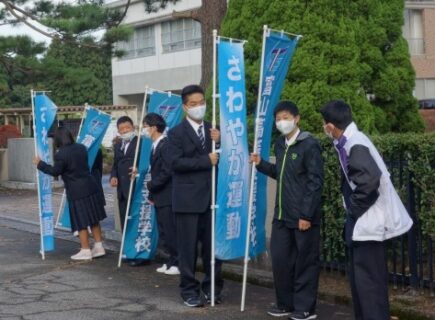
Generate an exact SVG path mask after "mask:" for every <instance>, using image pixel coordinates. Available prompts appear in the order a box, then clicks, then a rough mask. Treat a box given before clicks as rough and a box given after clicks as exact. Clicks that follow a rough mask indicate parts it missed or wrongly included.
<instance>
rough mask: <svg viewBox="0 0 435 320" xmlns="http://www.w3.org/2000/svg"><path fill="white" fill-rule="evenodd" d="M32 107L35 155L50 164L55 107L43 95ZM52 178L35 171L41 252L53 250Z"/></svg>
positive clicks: (34, 100)
mask: <svg viewBox="0 0 435 320" xmlns="http://www.w3.org/2000/svg"><path fill="white" fill-rule="evenodd" d="M32 99H33V105H34V110H33V112H34V115H33V116H34V124H35V128H34V130H35V141H36V142H35V145H36V151H37V155H38V156H39V157H40V158H41V160H42V161H44V162H46V163H50V162H51V156H50V148H49V145H48V131H49V130H50V128H51V126H52V125H53V122H54V120H55V118H56V112H57V106H56V105H55V104H54V103H53V101H51V100H50V98H49V97H48V96H46V95H45V94H40V93H36V94H35V95H34V96H32ZM51 181H52V177H50V176H49V175H47V174H45V173H43V172H41V171H39V170H37V183H38V190H39V199H38V200H39V215H40V221H41V251H44V252H45V251H52V250H54V221H53V206H52V190H51Z"/></svg>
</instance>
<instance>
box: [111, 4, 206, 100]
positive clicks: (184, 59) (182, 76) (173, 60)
mask: <svg viewBox="0 0 435 320" xmlns="http://www.w3.org/2000/svg"><path fill="white" fill-rule="evenodd" d="M125 3H126V1H125V0H120V1H115V2H113V3H109V4H107V7H115V8H120V7H121V6H122V5H125ZM201 4H202V2H201V0H183V1H179V2H177V3H176V4H172V3H168V5H167V6H166V8H165V9H162V10H158V11H157V12H153V13H146V11H145V7H144V3H143V1H136V0H133V1H132V2H131V4H130V9H129V10H128V11H127V16H126V17H125V19H124V21H123V24H126V25H130V26H133V27H139V26H142V25H153V26H154V30H153V31H154V41H155V42H154V43H155V54H154V55H151V56H145V57H137V58H114V59H113V60H112V82H113V103H114V104H137V105H142V100H143V92H144V90H145V85H148V86H150V87H152V88H154V89H158V90H172V91H175V90H180V89H181V88H183V87H184V86H186V85H188V84H191V83H198V82H199V81H200V78H201V48H192V49H188V50H181V51H175V52H165V53H164V52H163V48H162V34H161V22H163V21H168V20H171V19H172V12H173V11H177V12H182V11H186V10H189V9H193V8H197V7H200V6H201Z"/></svg>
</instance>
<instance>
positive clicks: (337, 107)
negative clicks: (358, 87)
mask: <svg viewBox="0 0 435 320" xmlns="http://www.w3.org/2000/svg"><path fill="white" fill-rule="evenodd" d="M320 114H321V115H322V117H323V120H324V121H325V123H332V124H333V125H334V126H336V127H337V128H338V129H340V130H344V129H346V127H347V126H348V125H349V124H351V123H352V121H353V120H352V110H351V108H350V106H349V105H348V104H347V103H346V102H344V101H343V100H332V101H329V102H328V103H327V104H325V105H324V106H323V107H322V109H320Z"/></svg>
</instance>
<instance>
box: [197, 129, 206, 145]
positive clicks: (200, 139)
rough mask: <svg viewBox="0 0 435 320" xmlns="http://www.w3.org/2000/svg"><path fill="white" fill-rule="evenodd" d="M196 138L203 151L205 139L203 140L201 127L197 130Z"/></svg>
mask: <svg viewBox="0 0 435 320" xmlns="http://www.w3.org/2000/svg"><path fill="white" fill-rule="evenodd" d="M198 138H199V141H200V142H201V147H202V149H204V150H205V139H204V134H203V133H202V125H201V126H199V128H198Z"/></svg>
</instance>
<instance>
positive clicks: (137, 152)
mask: <svg viewBox="0 0 435 320" xmlns="http://www.w3.org/2000/svg"><path fill="white" fill-rule="evenodd" d="M147 97H148V86H146V87H145V94H144V99H143V104H142V114H141V119H139V120H140V121H139V132H138V136H137V143H136V150H135V153H134V160H133V170H135V169H136V166H137V158H138V154H139V147H140V144H141V143H140V142H141V136H140V134H141V132H142V126H143V124H142V120H143V117H144V115H145V107H146V103H147ZM135 181H136V177H134V179H130V189H129V190H128V199H127V209H126V212H125V220H124V229H123V230H122V239H121V248H120V250H119V258H118V268H120V267H121V262H122V251H123V250H124V242H125V234H126V231H127V224H128V220H129V212H130V206H131V197H132V194H133V186H134V183H135Z"/></svg>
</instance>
